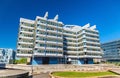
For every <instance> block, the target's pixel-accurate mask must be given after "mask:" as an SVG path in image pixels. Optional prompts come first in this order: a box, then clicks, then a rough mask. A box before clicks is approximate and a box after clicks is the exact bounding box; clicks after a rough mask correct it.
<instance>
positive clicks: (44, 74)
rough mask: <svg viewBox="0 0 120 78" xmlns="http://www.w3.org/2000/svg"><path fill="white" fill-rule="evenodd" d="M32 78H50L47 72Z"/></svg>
mask: <svg viewBox="0 0 120 78" xmlns="http://www.w3.org/2000/svg"><path fill="white" fill-rule="evenodd" d="M33 78H51V77H50V76H49V72H46V73H41V74H38V75H34V76H33Z"/></svg>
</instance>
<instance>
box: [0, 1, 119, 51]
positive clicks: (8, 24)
mask: <svg viewBox="0 0 120 78" xmlns="http://www.w3.org/2000/svg"><path fill="white" fill-rule="evenodd" d="M46 11H48V12H49V18H54V16H55V15H56V14H58V15H59V21H62V22H63V23H64V24H77V25H80V26H83V25H85V24H87V23H90V24H91V25H94V24H96V25H97V29H98V30H99V32H100V41H101V42H107V41H111V40H116V39H120V0H0V48H13V49H16V44H17V36H18V28H19V19H20V17H23V18H28V19H33V20H34V19H35V17H36V16H44V13H45V12H46Z"/></svg>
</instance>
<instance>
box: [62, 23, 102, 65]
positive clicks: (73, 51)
mask: <svg viewBox="0 0 120 78" xmlns="http://www.w3.org/2000/svg"><path fill="white" fill-rule="evenodd" d="M95 28H96V26H95V25H94V26H92V27H90V25H89V24H86V25H85V26H83V27H81V26H76V25H65V27H64V33H63V35H64V36H63V37H64V52H65V54H66V57H67V58H68V61H69V60H70V62H71V63H72V64H93V61H94V59H98V60H99V59H101V58H102V53H101V48H100V42H99V32H98V30H95Z"/></svg>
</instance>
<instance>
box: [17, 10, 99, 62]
mask: <svg viewBox="0 0 120 78" xmlns="http://www.w3.org/2000/svg"><path fill="white" fill-rule="evenodd" d="M89 26H90V25H89V24H87V25H85V26H83V27H81V26H76V25H64V24H63V23H62V22H60V21H58V15H56V16H55V17H54V19H48V12H46V14H45V15H44V17H40V16H37V17H36V19H35V20H30V19H25V18H20V27H19V33H18V42H17V57H18V58H19V57H20V58H21V57H25V58H27V59H29V62H30V63H32V64H64V63H72V64H84V63H85V64H86V63H93V59H94V58H96V59H98V58H99V59H100V58H101V50H100V43H99V32H98V31H97V30H95V28H96V26H92V27H89ZM72 43H73V44H72ZM84 61H85V62H84Z"/></svg>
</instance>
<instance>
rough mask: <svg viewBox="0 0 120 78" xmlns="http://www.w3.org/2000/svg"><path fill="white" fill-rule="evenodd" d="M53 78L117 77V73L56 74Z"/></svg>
mask: <svg viewBox="0 0 120 78" xmlns="http://www.w3.org/2000/svg"><path fill="white" fill-rule="evenodd" d="M52 75H53V76H59V77H66V78H76V77H77V78H78V77H79V78H84V77H95V76H108V75H116V74H115V73H112V72H109V71H106V72H67V71H66V72H54V73H52Z"/></svg>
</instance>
